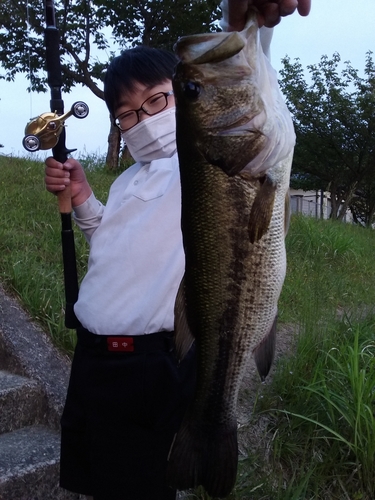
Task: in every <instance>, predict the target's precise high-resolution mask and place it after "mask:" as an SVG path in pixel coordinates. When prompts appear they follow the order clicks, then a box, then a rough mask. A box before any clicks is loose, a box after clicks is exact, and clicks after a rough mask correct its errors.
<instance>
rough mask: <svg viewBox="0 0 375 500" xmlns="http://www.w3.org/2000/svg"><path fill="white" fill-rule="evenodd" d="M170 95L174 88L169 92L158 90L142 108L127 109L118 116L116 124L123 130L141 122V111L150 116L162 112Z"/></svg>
mask: <svg viewBox="0 0 375 500" xmlns="http://www.w3.org/2000/svg"><path fill="white" fill-rule="evenodd" d="M170 95H173V90H170V91H169V92H158V93H157V94H154V95H152V96H151V97H148V98H147V99H146V100H145V101H144V102H143V104H142V106H141V107H140V108H138V109H131V110H129V111H125V113H122V114H121V115H120V116H118V117H117V118H116V119H115V124H116V125H117V126H118V128H119V129H120V130H121V131H122V132H125V131H126V130H129V129H130V128H132V127H134V125H137V123H138V122H139V112H140V111H143V112H144V113H146V115H148V116H152V115H156V114H157V113H160V111H163V109H165V108H166V107H167V106H168V97H169V96H170Z"/></svg>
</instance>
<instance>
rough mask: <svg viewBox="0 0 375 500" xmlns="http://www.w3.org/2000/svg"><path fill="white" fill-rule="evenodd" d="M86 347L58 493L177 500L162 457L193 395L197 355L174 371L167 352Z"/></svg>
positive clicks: (69, 403) (74, 373)
mask: <svg viewBox="0 0 375 500" xmlns="http://www.w3.org/2000/svg"><path fill="white" fill-rule="evenodd" d="M89 335H92V334H89ZM166 335H167V336H168V335H169V337H170V334H166ZM81 337H82V336H81ZM97 337H98V336H94V338H97ZM86 339H87V335H86V336H85V338H84V339H82V338H81V339H80V335H79V337H78V342H77V346H76V350H75V354H74V358H73V363H72V370H71V376H70V382H69V388H68V395H67V399H66V403H65V408H64V412H63V415H62V418H61V428H62V438H61V466H60V485H61V486H62V487H63V488H65V489H67V490H70V491H73V492H76V493H81V494H85V495H92V496H94V498H95V500H174V499H175V496H176V492H175V491H174V490H172V489H171V488H169V487H168V486H167V485H166V482H165V473H166V465H167V457H168V452H169V449H170V446H171V443H172V440H173V437H174V434H175V433H176V432H177V430H178V427H179V425H180V423H181V420H182V417H183V415H184V413H185V410H186V408H187V405H188V404H189V402H190V401H191V399H192V397H193V393H194V387H195V354H194V348H192V349H191V350H190V352H189V353H188V355H187V356H186V358H185V359H184V360H183V361H182V362H181V363H180V364H179V363H178V362H177V360H176V357H175V354H174V352H173V351H170V349H168V348H166V349H164V350H163V349H155V350H154V349H151V350H150V351H149V352H138V353H137V352H109V351H107V350H105V349H103V347H100V346H95V345H90V342H86Z"/></svg>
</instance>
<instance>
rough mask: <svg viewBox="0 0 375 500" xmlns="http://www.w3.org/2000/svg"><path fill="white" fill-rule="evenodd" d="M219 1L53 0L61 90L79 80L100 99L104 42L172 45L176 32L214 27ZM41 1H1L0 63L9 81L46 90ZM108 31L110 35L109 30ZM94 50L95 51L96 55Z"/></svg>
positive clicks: (189, 32)
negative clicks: (23, 80)
mask: <svg viewBox="0 0 375 500" xmlns="http://www.w3.org/2000/svg"><path fill="white" fill-rule="evenodd" d="M218 5H219V0H207V1H203V0H166V1H163V2H160V1H159V0H148V1H146V2H136V1H134V0H127V1H123V2H117V1H115V0H71V1H66V0H56V1H55V11H56V12H55V17H56V24H57V27H58V29H59V32H60V39H61V47H60V48H61V62H62V74H63V82H64V90H65V91H68V90H69V89H71V88H72V87H73V86H75V85H77V84H79V83H80V84H83V85H86V86H87V87H89V88H90V90H91V91H92V92H93V93H94V94H95V95H96V96H98V97H100V98H101V99H103V92H102V90H101V88H100V82H101V81H102V80H103V74H104V70H105V68H106V66H107V64H108V50H109V48H110V46H109V43H108V38H109V36H111V35H112V37H113V42H112V45H114V46H116V44H117V47H118V46H122V47H125V46H127V47H128V46H135V45H139V44H144V45H149V46H152V47H165V48H168V49H172V47H173V44H174V43H175V41H176V40H177V38H178V37H179V36H182V35H187V34H193V33H199V32H207V31H214V30H217V23H215V21H217V19H218V18H219V8H218ZM44 26H45V20H44V11H43V8H42V2H41V0H22V1H20V2H15V1H14V0H4V2H2V8H1V11H0V28H1V29H0V48H1V51H0V64H1V66H2V67H3V68H4V69H5V71H6V73H5V75H2V76H0V77H1V78H5V79H7V80H8V81H11V80H13V79H14V77H15V75H16V74H17V73H25V74H26V75H27V76H28V78H29V79H30V90H35V91H38V92H41V91H45V90H46V77H45V75H44V74H43V73H42V71H41V70H42V69H43V68H44V64H45V62H44V61H45V51H44V42H43V33H44ZM110 33H111V35H110ZM94 54H95V55H94Z"/></svg>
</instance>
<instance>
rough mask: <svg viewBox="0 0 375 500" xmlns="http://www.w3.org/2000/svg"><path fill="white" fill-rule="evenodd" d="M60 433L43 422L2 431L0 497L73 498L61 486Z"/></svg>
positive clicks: (21, 499) (11, 499)
mask: <svg viewBox="0 0 375 500" xmlns="http://www.w3.org/2000/svg"><path fill="white" fill-rule="evenodd" d="M59 452H60V436H59V433H58V432H56V431H54V430H51V429H49V428H47V427H44V426H30V427H24V428H22V429H18V430H15V431H13V432H8V433H6V434H2V435H0V500H68V499H69V500H74V499H79V498H80V497H79V495H76V494H72V493H69V492H67V491H65V490H62V489H61V488H59V485H58V477H59V475H58V469H59Z"/></svg>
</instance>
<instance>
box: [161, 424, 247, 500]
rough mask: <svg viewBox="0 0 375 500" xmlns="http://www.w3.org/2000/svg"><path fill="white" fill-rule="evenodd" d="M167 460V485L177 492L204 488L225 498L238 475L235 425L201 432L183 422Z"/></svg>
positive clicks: (214, 495)
mask: <svg viewBox="0 0 375 500" xmlns="http://www.w3.org/2000/svg"><path fill="white" fill-rule="evenodd" d="M168 460H169V463H168V469H167V483H168V484H169V486H171V487H173V488H175V489H178V490H186V489H189V488H196V487H197V486H203V487H204V488H205V490H206V491H207V493H208V494H209V495H210V496H212V497H219V498H223V497H226V496H228V495H229V493H230V492H231V491H232V489H233V488H234V485H235V482H236V476H237V463H238V445H237V422H236V421H234V422H231V423H230V424H223V425H219V426H218V425H215V424H212V426H210V428H207V429H204V428H203V427H201V428H198V427H197V424H196V423H195V424H194V426H193V423H192V421H190V420H185V422H184V423H183V424H182V426H181V428H180V430H179V432H178V433H177V435H176V437H175V440H174V442H173V444H172V447H171V451H170V454H169V459H168Z"/></svg>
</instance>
